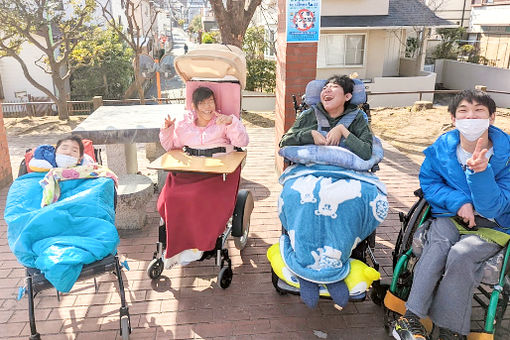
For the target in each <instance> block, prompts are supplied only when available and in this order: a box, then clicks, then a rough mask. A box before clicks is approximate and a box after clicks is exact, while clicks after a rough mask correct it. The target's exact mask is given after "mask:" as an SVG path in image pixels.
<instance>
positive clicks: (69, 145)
mask: <svg viewBox="0 0 510 340" xmlns="http://www.w3.org/2000/svg"><path fill="white" fill-rule="evenodd" d="M55 153H56V154H61V155H67V156H71V157H75V158H76V159H77V160H79V159H80V158H81V157H80V145H79V144H78V143H77V142H76V141H74V140H65V141H63V142H62V143H60V145H59V147H58V149H57V150H55Z"/></svg>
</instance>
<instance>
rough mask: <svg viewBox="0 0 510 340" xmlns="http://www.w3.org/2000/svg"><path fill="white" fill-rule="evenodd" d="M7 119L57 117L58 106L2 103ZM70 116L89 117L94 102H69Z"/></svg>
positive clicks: (118, 102)
mask: <svg viewBox="0 0 510 340" xmlns="http://www.w3.org/2000/svg"><path fill="white" fill-rule="evenodd" d="M102 102H103V105H108V106H124V105H139V104H140V99H122V100H110V99H104V100H103V101H102ZM184 102H185V98H152V99H145V104H147V105H157V104H183V103H184ZM2 110H3V116H4V117H5V118H20V117H41V116H56V115H57V112H58V110H57V105H56V104H55V103H53V102H51V101H43V102H4V103H2ZM67 110H68V112H69V115H89V114H91V113H92V112H94V105H93V101H92V100H71V101H68V102H67Z"/></svg>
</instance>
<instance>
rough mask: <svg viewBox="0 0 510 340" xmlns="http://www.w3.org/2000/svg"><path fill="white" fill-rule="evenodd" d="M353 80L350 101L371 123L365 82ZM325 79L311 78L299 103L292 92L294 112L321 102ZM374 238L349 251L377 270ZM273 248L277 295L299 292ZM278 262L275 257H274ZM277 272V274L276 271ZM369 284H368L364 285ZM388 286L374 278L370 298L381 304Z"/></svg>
mask: <svg viewBox="0 0 510 340" xmlns="http://www.w3.org/2000/svg"><path fill="white" fill-rule="evenodd" d="M353 81H354V90H353V96H352V99H351V101H350V102H351V104H355V105H357V106H358V108H359V109H361V110H362V111H363V112H364V116H365V119H366V120H367V122H368V123H369V124H370V121H371V119H370V105H369V104H368V103H367V95H366V91H365V85H364V84H363V82H362V81H361V80H359V79H353ZM325 83H326V80H321V79H317V80H312V81H310V82H309V83H308V84H307V85H306V89H305V94H304V95H303V96H302V98H301V99H302V100H301V103H298V101H297V99H296V96H295V95H292V100H293V107H294V110H295V113H296V116H299V115H300V114H301V113H302V112H303V111H305V110H307V109H309V108H310V107H313V106H314V105H317V104H318V103H319V102H320V93H321V91H322V88H323V87H324V85H325ZM284 162H285V164H286V165H287V166H288V165H291V164H292V162H290V161H289V160H288V159H284ZM377 170H379V165H378V164H375V165H374V166H373V167H372V168H371V169H370V170H369V172H370V173H375V172H376V171H377ZM282 234H287V231H286V230H285V229H284V228H283V226H282ZM375 239H376V230H374V231H373V232H372V233H371V234H370V235H369V236H368V237H367V238H365V239H363V240H362V241H361V242H360V243H358V244H357V246H356V247H355V248H354V249H353V250H352V252H351V256H350V258H351V259H355V260H359V261H361V262H363V263H365V264H368V265H369V266H370V267H372V268H374V269H375V270H376V271H379V263H378V262H377V260H376V258H375V255H374V251H375ZM271 253H272V252H271V251H270V250H269V251H268V258H270V262H271V264H272V267H271V281H272V283H273V286H274V288H275V290H276V292H277V293H278V294H279V295H286V294H293V295H299V288H298V287H296V286H295V285H293V284H292V282H293V281H294V280H297V279H296V278H294V277H283V276H282V274H281V272H282V271H281V270H275V268H274V267H275V266H277V265H274V264H273V262H272V261H271V259H272V258H273V257H274V256H271V255H270V254H271ZM274 262H276V263H277V261H274ZM277 272H278V273H280V275H278V274H277ZM367 288H368V287H367ZM386 290H387V286H385V285H382V284H381V281H380V279H377V280H375V281H373V282H372V285H371V289H370V292H369V294H370V299H371V300H372V301H373V302H374V303H375V304H378V305H381V304H382V302H383V299H384V295H385V293H386ZM320 297H321V298H326V299H331V297H330V296H329V293H327V291H323V290H321V293H320ZM366 297H367V292H362V293H359V294H356V295H350V296H349V301H351V302H361V301H364V300H365V299H366Z"/></svg>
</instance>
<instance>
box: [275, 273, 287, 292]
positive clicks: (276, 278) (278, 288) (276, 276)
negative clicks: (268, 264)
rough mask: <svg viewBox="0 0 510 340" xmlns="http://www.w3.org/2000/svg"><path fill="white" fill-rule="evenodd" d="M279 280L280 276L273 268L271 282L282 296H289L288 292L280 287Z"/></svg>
mask: <svg viewBox="0 0 510 340" xmlns="http://www.w3.org/2000/svg"><path fill="white" fill-rule="evenodd" d="M278 280H279V278H278V275H276V273H275V272H274V270H273V268H271V282H273V287H274V289H275V290H276V292H277V293H278V294H280V295H287V292H286V291H284V290H281V289H280V287H278Z"/></svg>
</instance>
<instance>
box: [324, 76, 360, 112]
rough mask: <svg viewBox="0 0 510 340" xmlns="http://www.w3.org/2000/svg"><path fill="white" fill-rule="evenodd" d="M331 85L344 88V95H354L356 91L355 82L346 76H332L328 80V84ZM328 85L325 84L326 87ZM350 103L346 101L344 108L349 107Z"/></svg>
mask: <svg viewBox="0 0 510 340" xmlns="http://www.w3.org/2000/svg"><path fill="white" fill-rule="evenodd" d="M329 83H333V84H337V85H340V86H341V87H342V89H343V90H344V94H347V93H351V94H352V92H353V91H354V80H352V79H351V78H349V76H346V75H343V76H339V75H334V76H331V77H329V78H328V79H327V80H326V84H329ZM326 84H324V85H326ZM351 99H352V98H351ZM350 102H351V100H350V99H349V100H348V101H346V102H345V104H344V107H347V105H349V103H350Z"/></svg>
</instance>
